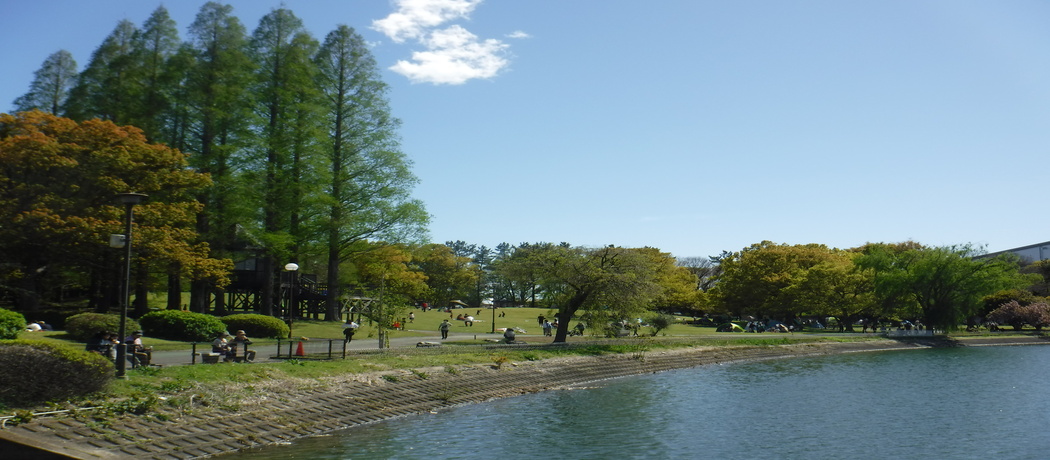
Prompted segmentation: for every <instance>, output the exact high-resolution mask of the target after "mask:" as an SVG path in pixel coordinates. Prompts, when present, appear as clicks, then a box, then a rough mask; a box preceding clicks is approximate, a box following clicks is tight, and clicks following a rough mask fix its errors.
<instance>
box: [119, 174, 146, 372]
mask: <svg viewBox="0 0 1050 460" xmlns="http://www.w3.org/2000/svg"><path fill="white" fill-rule="evenodd" d="M117 199H118V200H120V202H121V203H123V204H124V209H125V212H124V241H123V243H124V244H123V246H124V275H123V278H124V279H123V280H122V281H123V282H122V283H121V292H120V326H119V328H118V329H119V332H117V334H119V335H120V337H119V340H120V345H118V346H117V378H121V379H123V378H127V368H128V361H127V354H128V347H127V344H126V343H124V338H125V337H127V332H128V331H127V327H126V326H125V324H124V323H126V322H127V320H128V304H129V303H130V299H129V297H130V296H131V289H130V286H131V220H132V219H133V218H134V213H135V211H134V209H133V208H134V207H135V205H137V204H139V203H142V201H143V200H145V199H146V195H144V194H142V193H121V194H119V195H117ZM111 245H112V244H111Z"/></svg>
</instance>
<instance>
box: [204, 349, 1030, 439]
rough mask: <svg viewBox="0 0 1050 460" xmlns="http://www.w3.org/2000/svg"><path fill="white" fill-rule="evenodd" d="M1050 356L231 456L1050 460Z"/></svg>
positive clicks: (786, 379) (566, 395) (423, 418)
mask: <svg viewBox="0 0 1050 460" xmlns="http://www.w3.org/2000/svg"><path fill="white" fill-rule="evenodd" d="M1048 383H1050V346H1016V347H974V348H950V349H928V350H909V351H891V352H876V353H851V354H844V355H833V356H823V357H809V358H796V359H783V360H774V361H763V362H745V363H734V364H725V365H711V366H703V367H698V368H692V369H684V370H678V371H672V372H665V373H660V374H651V375H645V376H636V377H628V378H621V379H614V380H608V381H603V382H598V383H593V384H589V385H587V386H583V387H581V388H578V389H572V390H564V391H552V392H545V393H538V394H532V395H526V396H521V397H515V398H508V399H502V400H498V401H492V402H488V403H484V404H478V405H471V406H463V407H458V408H454V409H449V410H444V411H441V412H440V413H439V414H432V415H420V416H413V417H405V418H400V419H396V420H392V421H389V422H384V423H380V424H375V425H369V426H363V427H358V428H352V429H349V430H345V431H341V432H338V433H336V434H334V435H331V436H323V437H317V438H310V439H304V440H301V441H298V442H295V443H293V444H291V445H288V446H276V447H268V448H264V449H257V450H252V451H248V452H244V453H240V454H234V455H230V456H223V457H222V458H223V459H234V458H251V459H386V458H403V459H433V458H440V459H492V458H500V457H506V458H541V457H551V458H574V459H596V458H713V459H762V458H770V459H814V458H827V459H831V458H836V459H837V458H856V459H866V458H872V459H875V458H879V459H884V458H952V459H961V458H973V459H986V458H996V459H1046V458H1050V429H1048V427H1050V392H1048V391H1047V389H1048Z"/></svg>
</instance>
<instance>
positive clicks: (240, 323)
mask: <svg viewBox="0 0 1050 460" xmlns="http://www.w3.org/2000/svg"><path fill="white" fill-rule="evenodd" d="M119 326H120V317H119V316H117V315H109V314H101V313H81V314H79V315H73V316H70V317H69V318H68V319H67V320H66V332H67V333H69V335H70V336H72V337H73V338H75V339H77V340H87V339H88V338H90V337H91V336H93V335H95V334H96V333H98V332H99V331H117V330H119ZM23 327H24V325H23ZM124 327H125V330H126V331H128V333H130V332H131V331H135V330H142V331H143V332H145V334H146V335H147V336H148V337H156V338H159V339H167V340H178V341H186V342H205V341H210V340H212V339H214V338H215V336H216V335H218V334H219V333H220V332H223V331H231V332H232V331H238V330H244V332H245V333H246V334H247V335H248V337H256V338H275V337H287V336H288V325H287V324H285V323H284V322H283V321H281V320H279V319H277V318H274V317H272V316H266V315H255V314H238V315H230V316H224V317H222V318H218V317H215V316H211V315H205V314H202V313H193V312H189V311H180V310H161V311H155V312H152V313H148V314H146V315H145V316H143V317H142V318H139V321H135V320H133V319H130V318H129V319H127V322H126V323H124Z"/></svg>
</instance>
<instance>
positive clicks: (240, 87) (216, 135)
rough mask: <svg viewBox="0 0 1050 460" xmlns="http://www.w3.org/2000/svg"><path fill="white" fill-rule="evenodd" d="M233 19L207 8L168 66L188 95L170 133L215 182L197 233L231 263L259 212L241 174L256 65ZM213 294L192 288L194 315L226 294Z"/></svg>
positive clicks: (206, 194)
mask: <svg viewBox="0 0 1050 460" xmlns="http://www.w3.org/2000/svg"><path fill="white" fill-rule="evenodd" d="M231 13H232V8H231V7H230V6H228V5H221V4H219V3H215V2H208V3H206V4H204V6H202V7H201V9H200V11H199V12H198V13H197V16H196V18H195V19H194V21H193V24H191V25H190V27H189V37H190V41H189V43H188V45H186V46H183V48H182V49H180V50H179V52H177V53H176V55H175V56H173V57H172V58H171V60H170V62H169V69H170V70H173V71H178V72H179V73H178V74H177V75H179V79H180V86H178V87H175V88H176V89H175V90H176V91H179V94H180V95H182V96H184V97H183V98H179V99H176V100H177V101H179V103H180V104H181V103H184V104H185V105H184V106H180V107H178V111H177V112H169V114H170V115H171V116H175V117H178V118H177V119H178V120H179V121H180V123H182V124H180V125H178V126H173V127H170V128H169V131H168V132H169V133H170V135H171V136H173V137H172V140H173V141H176V142H178V143H180V144H181V143H183V142H185V145H186V147H185V148H187V149H188V150H189V151H191V152H193V155H191V156H190V165H191V166H193V167H194V168H196V169H197V170H198V171H200V172H202V173H206V174H208V175H210V176H211V178H212V181H213V182H214V186H213V187H209V188H208V189H205V190H201V191H200V192H199V193H198V194H197V200H198V201H199V202H200V203H201V204H202V205H203V206H202V208H201V211H200V212H199V213H198V215H197V232H198V233H200V235H201V237H202V239H203V240H204V241H206V242H207V243H208V244H209V245H210V247H211V248H212V250H213V251H216V254H217V255H219V256H228V255H229V254H231V250H232V249H234V248H235V247H237V246H238V233H237V229H238V225H242V226H244V225H246V224H247V223H248V222H249V221H250V219H251V212H252V210H251V203H249V201H248V200H246V199H245V192H244V185H243V182H242V180H241V178H240V175H239V173H238V171H239V169H240V165H242V164H243V163H244V154H243V152H244V150H245V149H247V148H248V147H249V146H250V145H251V144H252V135H251V130H250V126H251V121H252V112H251V103H252V97H251V93H250V92H249V89H250V87H249V83H250V82H251V78H252V70H253V66H252V62H251V60H250V59H249V58H248V55H247V53H246V49H247V44H248V38H247V35H246V31H245V28H244V26H243V25H242V24H241V22H240V21H239V20H238V19H237V18H236V17H234V16H232V14H231ZM173 63H180V64H182V65H172V64H173ZM183 101H185V102H183ZM213 290H214V287H213V286H211V285H210V284H209V283H207V282H206V280H198V281H196V282H193V283H192V284H191V289H190V307H191V309H192V310H194V311H198V312H204V311H206V310H207V306H208V304H209V300H210V298H211V295H212V294H215V299H216V301H219V302H221V298H222V295H221V292H213ZM218 307H219V308H220V309H221V304H219V305H218Z"/></svg>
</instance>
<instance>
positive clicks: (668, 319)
mask: <svg viewBox="0 0 1050 460" xmlns="http://www.w3.org/2000/svg"><path fill="white" fill-rule="evenodd" d="M648 322H649V326H650V327H652V328H653V335H654V336H655V335H656V334H659V333H660V331H662V330H664V329H667V328H669V327H671V325H672V324H674V316H671V315H668V314H666V313H658V314H655V315H652V316H650V317H649V319H648Z"/></svg>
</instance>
